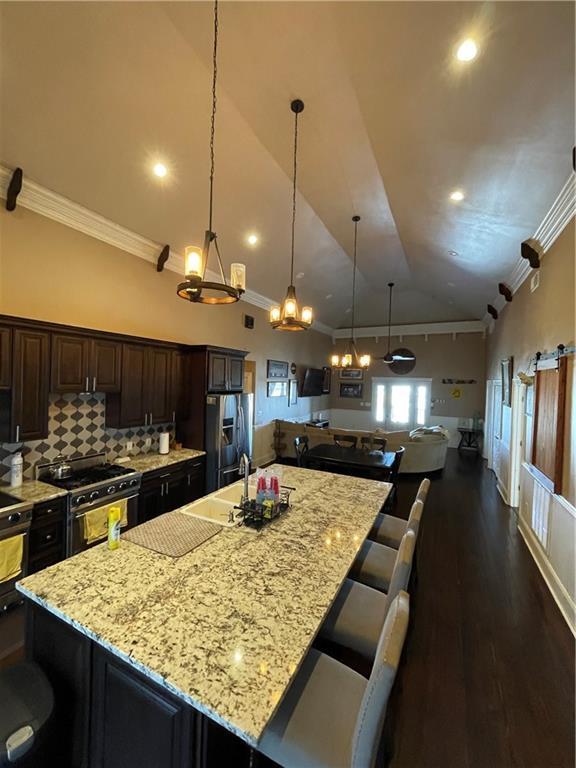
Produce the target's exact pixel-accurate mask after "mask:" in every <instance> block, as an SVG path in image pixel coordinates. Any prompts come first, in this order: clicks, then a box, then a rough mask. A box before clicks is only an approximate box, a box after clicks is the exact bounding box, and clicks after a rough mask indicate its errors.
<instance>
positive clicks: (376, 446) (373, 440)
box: [360, 435, 387, 453]
mask: <svg viewBox="0 0 576 768" xmlns="http://www.w3.org/2000/svg"><path fill="white" fill-rule="evenodd" d="M386 442H387V440H386V438H385V437H373V436H372V435H370V436H367V437H362V438H360V447H361V448H364V450H366V451H382V453H384V451H385V450H386Z"/></svg>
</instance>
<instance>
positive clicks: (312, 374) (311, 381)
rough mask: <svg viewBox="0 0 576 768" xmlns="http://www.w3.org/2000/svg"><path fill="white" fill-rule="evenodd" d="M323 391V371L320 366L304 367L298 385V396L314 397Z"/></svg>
mask: <svg viewBox="0 0 576 768" xmlns="http://www.w3.org/2000/svg"><path fill="white" fill-rule="evenodd" d="M323 392H324V371H323V369H322V368H306V371H305V373H304V378H303V379H302V383H301V385H300V397H316V396H317V395H321V394H322V393H323Z"/></svg>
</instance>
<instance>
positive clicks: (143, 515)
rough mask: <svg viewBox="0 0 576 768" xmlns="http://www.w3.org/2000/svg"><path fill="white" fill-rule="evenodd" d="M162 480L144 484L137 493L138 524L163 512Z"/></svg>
mask: <svg viewBox="0 0 576 768" xmlns="http://www.w3.org/2000/svg"><path fill="white" fill-rule="evenodd" d="M164 511H165V510H164V481H160V480H158V482H157V483H153V484H151V485H148V486H144V487H143V488H142V489H141V491H140V493H139V494H138V525H140V523H147V522H148V520H153V519H154V518H155V517H158V515H161V514H162V513H163V512H164Z"/></svg>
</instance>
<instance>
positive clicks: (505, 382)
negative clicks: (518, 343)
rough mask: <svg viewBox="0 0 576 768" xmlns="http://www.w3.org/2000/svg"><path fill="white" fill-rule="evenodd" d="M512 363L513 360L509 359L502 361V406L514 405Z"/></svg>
mask: <svg viewBox="0 0 576 768" xmlns="http://www.w3.org/2000/svg"><path fill="white" fill-rule="evenodd" d="M512 361H513V358H511V357H507V358H505V359H504V360H501V361H500V372H501V375H502V405H507V406H509V407H510V406H511V405H512Z"/></svg>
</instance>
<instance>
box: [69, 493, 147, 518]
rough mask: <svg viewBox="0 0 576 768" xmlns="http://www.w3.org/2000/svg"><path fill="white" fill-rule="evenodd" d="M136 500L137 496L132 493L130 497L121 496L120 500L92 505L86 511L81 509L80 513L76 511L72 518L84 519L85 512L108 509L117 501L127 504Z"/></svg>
mask: <svg viewBox="0 0 576 768" xmlns="http://www.w3.org/2000/svg"><path fill="white" fill-rule="evenodd" d="M137 498H138V494H137V493H133V494H132V496H122V498H121V499H114V500H113V501H108V502H107V503H106V504H98V505H96V504H94V505H93V506H91V507H87V508H86V509H82V510H81V511H80V510H77V513H75V514H74V517H75V518H78V517H84V515H85V514H86V513H87V512H94V511H96V510H97V509H103V508H104V507H110V506H111V505H112V504H115V503H116V502H117V501H126V502H128V501H131V500H132V499H137Z"/></svg>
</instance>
